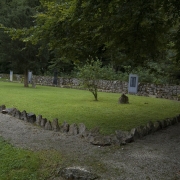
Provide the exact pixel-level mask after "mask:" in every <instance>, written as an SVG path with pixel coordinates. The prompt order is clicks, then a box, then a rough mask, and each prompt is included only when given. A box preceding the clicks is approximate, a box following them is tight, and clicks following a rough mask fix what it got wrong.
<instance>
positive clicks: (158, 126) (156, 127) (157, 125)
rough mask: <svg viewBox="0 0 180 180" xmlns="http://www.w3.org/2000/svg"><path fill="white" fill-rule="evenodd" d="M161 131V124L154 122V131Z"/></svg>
mask: <svg viewBox="0 0 180 180" xmlns="http://www.w3.org/2000/svg"><path fill="white" fill-rule="evenodd" d="M160 129H161V123H160V122H159V121H156V122H154V131H158V130H160Z"/></svg>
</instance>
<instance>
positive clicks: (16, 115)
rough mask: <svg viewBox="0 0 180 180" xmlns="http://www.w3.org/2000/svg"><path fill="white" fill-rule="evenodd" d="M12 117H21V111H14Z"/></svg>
mask: <svg viewBox="0 0 180 180" xmlns="http://www.w3.org/2000/svg"><path fill="white" fill-rule="evenodd" d="M14 117H15V118H17V119H21V112H20V111H19V110H17V111H15V114H14Z"/></svg>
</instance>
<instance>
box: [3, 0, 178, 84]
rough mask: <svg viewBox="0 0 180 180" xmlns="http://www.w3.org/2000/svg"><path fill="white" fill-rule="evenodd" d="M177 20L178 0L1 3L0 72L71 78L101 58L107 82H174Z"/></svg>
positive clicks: (12, 0) (8, 0)
mask: <svg viewBox="0 0 180 180" xmlns="http://www.w3.org/2000/svg"><path fill="white" fill-rule="evenodd" d="M179 21H180V1H179V0H68V1H67V0H0V24H1V26H0V27H1V28H0V73H9V70H13V71H14V72H15V73H19V74H22V73H23V74H24V75H25V76H26V75H27V72H28V70H32V71H33V73H34V74H39V75H50V74H51V75H52V74H53V72H54V71H58V74H59V75H72V76H75V73H76V71H77V69H78V68H76V67H77V66H79V67H80V66H83V65H84V64H86V62H87V61H88V60H89V59H94V60H95V59H99V60H100V61H101V62H102V66H103V67H106V66H108V67H112V70H113V71H114V73H111V74H113V75H112V77H109V79H111V78H118V75H119V77H121V78H123V77H124V76H125V74H129V73H138V74H140V75H141V76H142V77H144V79H143V80H146V81H148V80H149V81H156V82H157V83H158V82H162V83H178V82H179V79H180V22H179ZM107 69H108V71H109V68H107ZM108 73H109V72H108ZM114 74H116V76H115V75H114ZM157 80H158V81H157Z"/></svg>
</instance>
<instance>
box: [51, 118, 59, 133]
mask: <svg viewBox="0 0 180 180" xmlns="http://www.w3.org/2000/svg"><path fill="white" fill-rule="evenodd" d="M51 126H52V130H53V131H59V130H60V127H59V123H58V119H53V121H52V123H51Z"/></svg>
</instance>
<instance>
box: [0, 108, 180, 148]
mask: <svg viewBox="0 0 180 180" xmlns="http://www.w3.org/2000/svg"><path fill="white" fill-rule="evenodd" d="M0 112H1V113H3V114H8V115H10V116H13V117H15V118H17V119H20V120H24V121H26V122H29V123H32V124H35V125H37V126H39V127H41V128H44V129H45V130H52V131H55V132H61V133H65V134H67V135H69V136H79V137H80V138H84V139H85V140H86V141H87V142H89V143H91V144H93V145H98V146H109V145H125V144H127V143H131V142H133V141H136V140H137V139H140V138H142V137H144V136H146V135H149V134H152V133H154V132H156V131H159V130H161V129H165V128H167V127H168V126H171V125H175V124H177V123H180V114H179V115H177V116H175V117H173V118H167V119H164V120H161V121H156V122H151V121H150V122H148V123H147V124H146V125H145V126H139V127H137V128H133V129H131V131H122V130H116V131H115V134H112V135H109V136H104V135H102V134H100V132H99V130H100V129H99V128H98V127H96V128H94V129H91V130H87V128H86V126H85V125H84V124H83V123H79V124H78V125H77V124H76V123H73V124H71V125H69V124H68V123H67V122H64V123H63V124H62V125H59V122H58V119H57V118H55V119H53V121H52V122H51V121H49V120H47V119H46V118H43V117H42V115H38V116H36V115H35V114H34V113H27V112H26V111H25V110H24V111H22V112H20V111H19V110H18V109H16V108H6V106H5V105H1V106H0Z"/></svg>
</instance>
